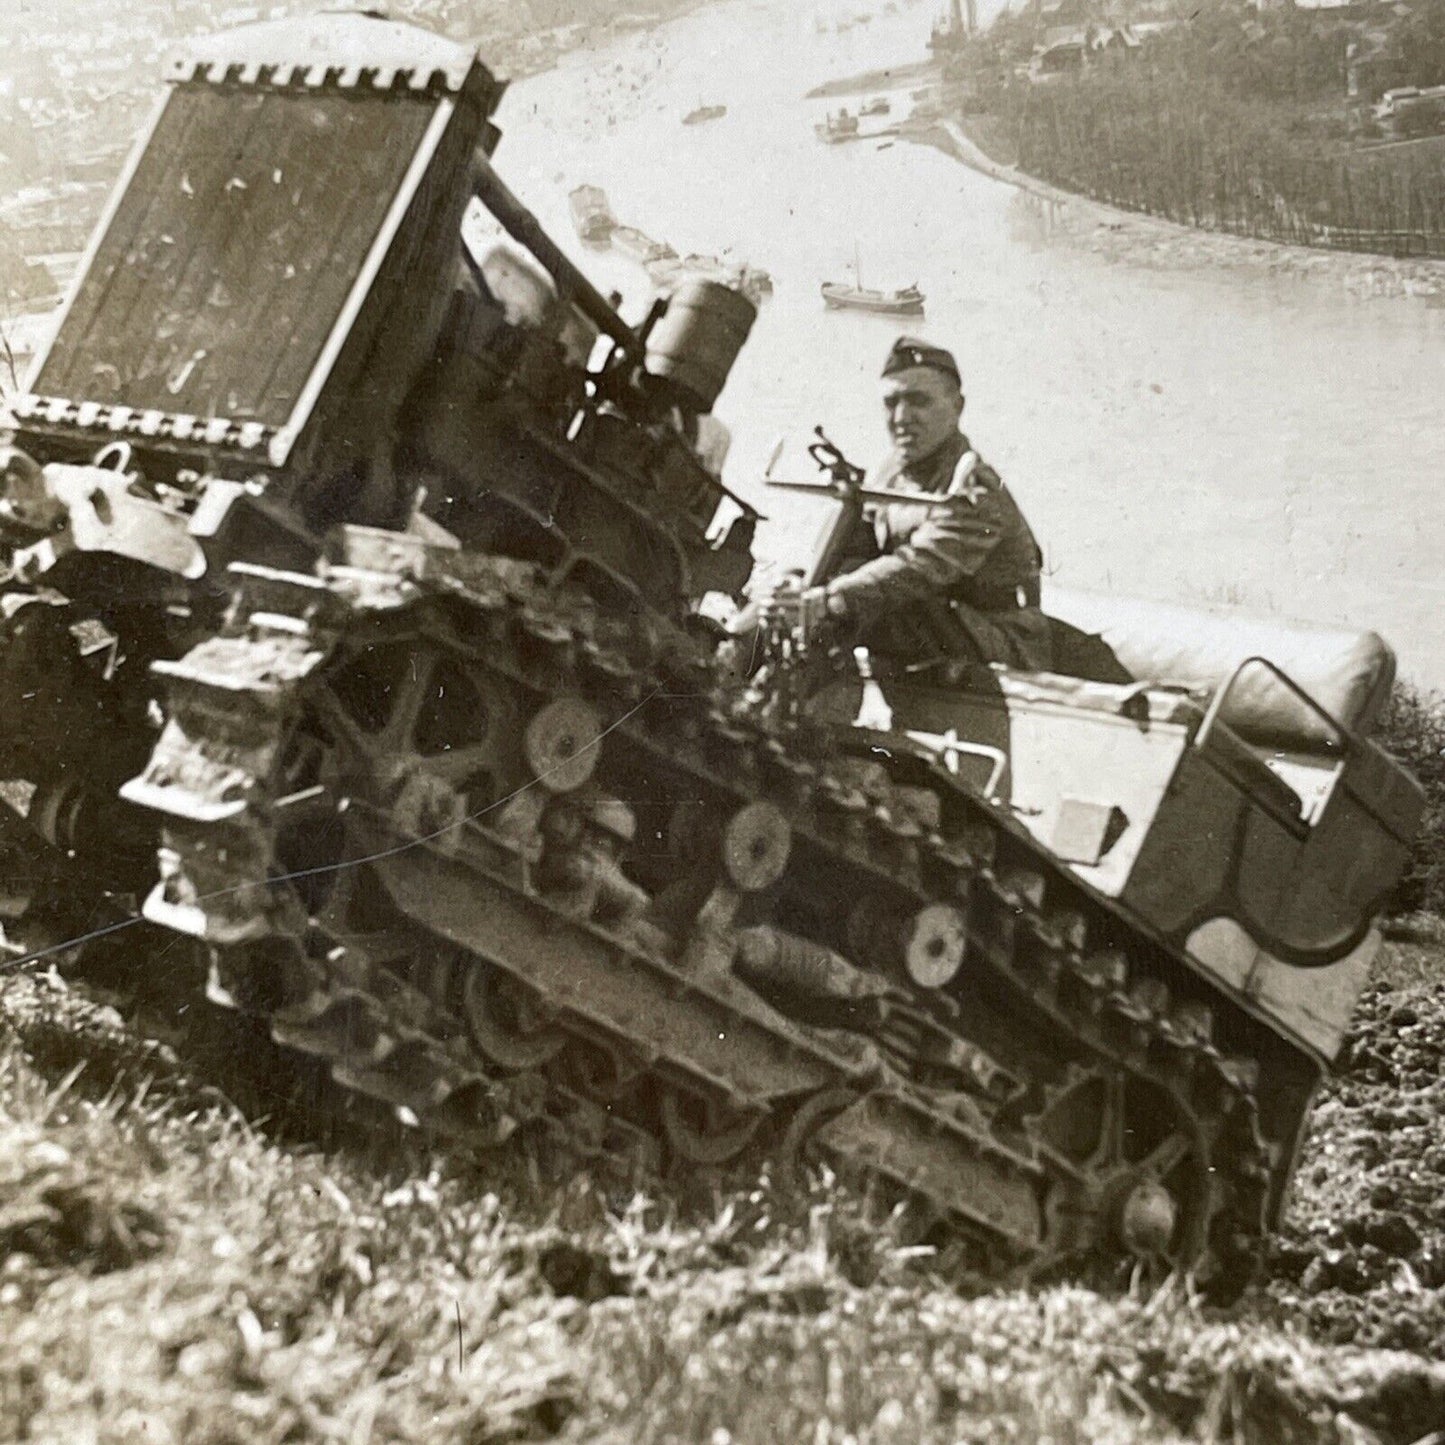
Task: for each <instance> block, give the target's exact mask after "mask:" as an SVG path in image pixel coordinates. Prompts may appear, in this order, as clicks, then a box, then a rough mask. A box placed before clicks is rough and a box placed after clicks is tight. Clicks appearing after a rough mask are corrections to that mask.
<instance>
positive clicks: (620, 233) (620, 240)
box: [612, 226, 677, 266]
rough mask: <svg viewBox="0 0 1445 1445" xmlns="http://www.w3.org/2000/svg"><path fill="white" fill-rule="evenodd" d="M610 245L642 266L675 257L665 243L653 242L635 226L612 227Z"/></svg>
mask: <svg viewBox="0 0 1445 1445" xmlns="http://www.w3.org/2000/svg"><path fill="white" fill-rule="evenodd" d="M612 244H613V246H615V247H616V248H617V249H618V250H619V251H625V252H626V253H627V254H628V255H629V256H631V257H632V258H633V260H635V261H641V262H642V264H643V265H644V266H645V265H647V264H648V263H649V262H652V261H662V260H667V259H670V258H672V257H675V256H676V255H677V252H676V251H674V250H673V249H672V247H671V246H669V245H668V244H667V242H666V241H654V240H653V239H652V237H651V236H649V235H647V234H646V233H645V232H643V231H639V230H638V229H637V227H636V226H614V227H613V229H612Z"/></svg>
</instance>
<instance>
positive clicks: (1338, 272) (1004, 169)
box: [903, 117, 1445, 304]
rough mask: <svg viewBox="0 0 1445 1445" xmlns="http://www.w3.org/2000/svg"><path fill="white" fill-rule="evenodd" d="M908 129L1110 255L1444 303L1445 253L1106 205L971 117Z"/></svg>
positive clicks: (1054, 229)
mask: <svg viewBox="0 0 1445 1445" xmlns="http://www.w3.org/2000/svg"><path fill="white" fill-rule="evenodd" d="M903 134H904V136H905V138H907V139H910V140H914V141H919V142H921V143H923V144H929V145H934V146H937V147H938V148H939V149H941V150H943V151H944V152H945V153H947V154H949V155H951V156H954V157H955V158H956V159H958V160H960V161H962V162H963V163H964V164H965V165H967V166H970V167H972V168H973V169H974V170H976V171H979V172H981V173H982V174H983V175H986V176H990V177H992V178H993V179H994V180H998V181H1003V182H1005V183H1006V184H1008V185H1011V186H1014V187H1016V188H1017V189H1018V190H1019V191H1021V192H1023V193H1024V194H1025V195H1027V196H1029V197H1031V198H1032V199H1033V200H1035V201H1037V202H1038V203H1039V205H1040V207H1041V218H1042V220H1043V221H1044V223H1045V224H1046V225H1047V227H1048V229H1049V232H1050V234H1051V235H1062V236H1066V237H1069V238H1070V239H1072V240H1074V241H1075V242H1076V243H1078V244H1080V245H1082V246H1085V247H1087V248H1088V249H1089V250H1092V251H1095V252H1097V253H1099V254H1100V255H1103V256H1106V257H1108V258H1109V259H1110V260H1116V261H1120V262H1128V263H1129V264H1131V265H1137V266H1148V267H1153V268H1157V269H1181V270H1183V269H1190V270H1193V269H1196V268H1198V267H1201V266H1216V267H1235V268H1240V269H1247V270H1250V271H1252V272H1254V273H1256V274H1258V273H1260V272H1268V273H1270V274H1273V275H1280V276H1298V277H1306V278H1312V279H1315V280H1319V281H1324V282H1328V283H1333V284H1337V285H1338V286H1339V287H1340V288H1341V289H1343V290H1345V291H1347V292H1349V293H1351V294H1352V295H1358V296H1367V297H1368V296H1418V297H1422V298H1425V299H1426V300H1428V301H1431V302H1432V303H1434V304H1445V261H1430V260H1412V259H1408V258H1397V257H1392V256H1377V255H1372V254H1369V253H1365V252H1354V251H1324V250H1319V249H1316V248H1314V247H1310V246H1292V245H1287V244H1284V243H1282V242H1278V241H1258V240H1252V239H1250V238H1248V237H1244V236H1234V235H1230V234H1228V233H1226V232H1223V231H1204V230H1200V229H1198V228H1196V227H1193V226H1185V225H1181V224H1179V223H1178V222H1175V221H1168V220H1165V219H1163V218H1162V217H1159V216H1151V215H1147V214H1145V213H1144V212H1140V211H1126V210H1122V209H1120V208H1119V207H1117V206H1110V205H1105V204H1104V203H1102V202H1100V201H1095V200H1091V199H1090V198H1089V197H1087V196H1081V195H1079V194H1077V193H1076V192H1073V191H1066V190H1064V189H1063V188H1062V187H1060V186H1055V185H1053V184H1051V183H1050V182H1048V181H1044V180H1040V179H1039V178H1038V177H1037V176H1032V175H1029V174H1028V173H1027V172H1025V171H1022V170H1020V169H1019V168H1018V167H1017V166H1016V165H1011V164H1006V163H1004V162H1003V161H1001V160H996V159H995V158H994V157H993V156H991V155H990V154H989V153H988V151H987V150H986V149H985V148H984V144H983V143H982V142H983V140H984V137H983V136H981V135H979V134H978V127H977V124H976V122H975V121H974V119H973V118H972V117H964V118H962V119H948V118H941V117H940V118H938V119H936V120H930V121H926V122H921V123H920V124H918V125H917V126H914V127H906V128H905V130H904V132H903Z"/></svg>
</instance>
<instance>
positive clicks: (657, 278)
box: [644, 251, 773, 306]
mask: <svg viewBox="0 0 1445 1445" xmlns="http://www.w3.org/2000/svg"><path fill="white" fill-rule="evenodd" d="M644 264H645V266H646V269H647V274H648V276H650V277H651V278H652V281H653V283H654V284H655V285H656V286H658V287H659V288H666V287H670V286H676V285H678V284H680V283H681V282H683V281H686V280H690V279H697V280H702V281H716V282H718V283H719V284H720V285H723V286H730V287H731V288H732V289H733V290H734V291H738V292H741V293H742V294H743V295H744V296H746V297H747V298H748V300H749V301H751V302H752V303H753V305H754V306H761V305H762V303H763V300H764V298H765V297H768V296H771V295H772V294H773V278H772V277H771V276H770V275H769V274H768V273H767V272H766V271H764V270H763V269H762V267H761V266H753V265H750V264H749V263H748V262H746V261H725V260H723V259H722V257H721V256H702V255H699V254H698V253H697V252H695V251H694V252H691V253H690V254H688V255H686V256H678V255H676V254H672V255H667V256H658V257H654V258H652V259H650V260H648V261H647V262H645V263H644Z"/></svg>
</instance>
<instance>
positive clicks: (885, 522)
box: [828, 433, 1050, 669]
mask: <svg viewBox="0 0 1445 1445" xmlns="http://www.w3.org/2000/svg"><path fill="white" fill-rule="evenodd" d="M968 450H969V443H968V438H967V437H966V436H964V435H963V434H962V433H959V434H957V435H956V436H954V437H953V438H951V439H950V440H949V441H947V442H945V443H944V445H943V446H942V447H940V448H939V450H938V451H937V452H935V453H934V454H933V455H932V456H931V457H929V458H927V459H926V460H925V461H923V462H922V463H919V464H917V465H916V466H913V467H906V466H904V465H903V463H902V462H901V461H900V460H899V459H898V457H897V456H896V455H894V456H890V457H889V458H888V459H887V460H886V461H885V462H884V463H883V464H882V466H880V467H879V468H877V469H876V471H875V472H874V474H873V475H872V476H870V477H869V479H868V484H869V486H870V487H874V488H883V489H886V488H887V487H889V486H890V485H892V484H893V483H895V482H897V483H900V484H902V485H904V486H907V487H909V488H911V489H914V490H918V491H928V492H937V493H939V494H940V495H942V494H943V493H945V492H947V490H948V486H949V483H950V481H951V480H952V477H953V471H954V468H955V467H956V466H957V464H958V461H959V458H960V457H962V456H963V454H964V453H965V452H966V451H968ZM1040 564H1041V556H1040V553H1039V546H1038V543H1037V542H1036V541H1035V540H1034V534H1033V532H1032V531H1031V530H1030V529H1029V524H1028V522H1027V521H1025V519H1024V515H1023V513H1022V512H1021V511H1020V510H1019V507H1018V504H1017V503H1016V502H1015V501H1014V499H1013V497H1012V496H1011V495H1010V493H1009V491H1008V489H1007V488H1006V487H1005V486H1004V484H1003V482H1002V481H1001V480H1000V478H999V475H998V473H997V472H995V471H994V469H993V468H992V467H990V466H989V465H988V464H987V463H986V462H983V461H980V462H979V463H978V465H977V466H976V467H975V468H974V470H973V474H972V476H971V478H970V479H969V482H968V483H967V484H966V485H965V486H964V488H963V489H962V491H961V492H960V494H958V495H954V496H950V497H948V498H947V499H946V500H944V501H943V502H941V503H939V504H937V505H934V506H925V505H923V504H921V503H917V502H890V503H872V504H870V505H869V507H868V508H867V509H866V511H865V513H864V516H863V519H862V522H861V523H860V525H859V526H858V527H857V528H856V529H855V533H854V535H853V537H851V538H850V539H849V543H848V546H847V548H846V551H845V557H844V560H843V562H842V564H841V567H840V569H839V571H838V573H837V574H836V575H835V576H834V577H833V578H832V579H831V580H830V581H829V583H828V589H829V591H830V592H832V593H835V594H837V595H839V596H841V597H842V598H843V599H844V601H845V604H846V607H847V613H848V616H849V618H850V619H851V620H852V621H853V622H854V623H855V624H856V626H857V628H858V632H859V638H860V640H861V641H864V642H866V643H867V644H868V645H869V646H871V647H873V648H874V649H875V650H876V651H878V652H879V653H881V654H883V655H885V656H894V657H898V658H901V659H903V660H907V661H932V660H934V659H942V658H951V657H970V656H973V657H981V658H982V660H984V661H987V662H1003V663H1007V664H1008V665H1010V666H1013V667H1020V668H1030V669H1047V668H1048V666H1049V663H1050V655H1049V654H1050V648H1049V629H1048V623H1047V620H1046V619H1045V618H1044V616H1043V614H1042V613H1041V612H1040V611H1039V608H1038V601H1039V570H1040Z"/></svg>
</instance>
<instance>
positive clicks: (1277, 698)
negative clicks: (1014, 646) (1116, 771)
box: [1043, 584, 1395, 753]
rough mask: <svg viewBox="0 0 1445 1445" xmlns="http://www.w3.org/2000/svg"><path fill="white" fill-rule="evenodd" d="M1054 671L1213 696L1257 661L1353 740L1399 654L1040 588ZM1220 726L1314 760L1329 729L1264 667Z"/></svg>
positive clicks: (1267, 622)
mask: <svg viewBox="0 0 1445 1445" xmlns="http://www.w3.org/2000/svg"><path fill="white" fill-rule="evenodd" d="M1043 607H1044V611H1045V612H1046V613H1047V614H1048V616H1049V618H1050V620H1051V622H1052V623H1053V624H1054V646H1055V659H1054V667H1055V671H1057V672H1061V673H1068V674H1072V675H1077V676H1081V677H1088V678H1095V679H1097V680H1098V681H1101V682H1116V683H1118V682H1126V681H1130V680H1133V681H1138V682H1151V683H1160V684H1166V685H1172V686H1178V687H1184V688H1187V689H1189V690H1190V691H1192V692H1195V693H1196V694H1199V695H1204V694H1213V693H1214V692H1215V691H1216V690H1217V689H1218V688H1220V687H1221V686H1223V684H1224V683H1225V682H1226V681H1228V680H1229V678H1230V677H1231V675H1232V674H1233V673H1234V671H1235V669H1236V668H1237V667H1238V666H1239V664H1240V663H1241V662H1243V661H1244V660H1245V659H1246V658H1250V657H1263V658H1265V659H1267V660H1268V661H1270V662H1272V663H1273V664H1274V665H1275V666H1276V667H1278V668H1279V669H1280V671H1282V672H1283V673H1285V674H1286V676H1288V677H1289V678H1290V679H1291V680H1292V681H1293V682H1295V683H1297V684H1298V685H1299V686H1300V687H1301V688H1302V689H1303V690H1304V691H1305V692H1306V693H1307V694H1308V695H1309V696H1310V697H1311V698H1313V699H1314V701H1315V702H1316V703H1318V704H1319V706H1320V707H1321V708H1323V709H1324V711H1325V712H1327V713H1328V714H1329V715H1330V716H1331V717H1333V718H1334V719H1335V720H1336V721H1337V722H1339V723H1340V724H1341V725H1342V726H1343V727H1344V728H1346V729H1347V730H1349V731H1350V732H1354V733H1362V734H1368V733H1369V732H1370V731H1371V730H1372V728H1373V727H1374V724H1375V722H1376V720H1377V719H1378V717H1379V714H1380V711H1381V709H1382V708H1383V707H1384V705H1385V702H1386V700H1387V699H1388V698H1389V695H1390V689H1391V687H1392V685H1393V683H1394V680H1395V655H1394V653H1393V652H1392V651H1391V650H1390V648H1389V646H1388V645H1387V644H1386V643H1385V641H1384V639H1383V638H1381V637H1380V636H1379V635H1378V634H1377V633H1374V632H1356V631H1353V630H1350V629H1345V628H1329V627H1319V626H1316V625H1314V624H1311V623H1306V622H1293V621H1289V620H1287V619H1284V618H1277V617H1259V616H1254V615H1251V614H1250V613H1247V612H1239V611H1234V610H1232V609H1228V608H1221V607H1189V606H1184V605H1181V604H1178V603H1170V602H1149V601H1145V600H1143V599H1142V598H1136V597H1116V596H1112V595H1110V594H1106V593H1101V592H1088V591H1084V590H1082V589H1078V588H1072V587H1060V586H1057V585H1052V584H1049V585H1046V587H1045V590H1044V598H1043ZM1220 720H1221V721H1222V722H1224V723H1225V724H1227V725H1228V727H1229V728H1230V729H1231V730H1232V731H1233V732H1234V733H1235V734H1236V735H1237V736H1238V737H1240V738H1242V739H1243V740H1244V741H1245V742H1248V743H1250V744H1252V745H1253V746H1255V747H1258V748H1262V749H1267V750H1274V751H1282V752H1295V753H1319V752H1322V751H1325V750H1326V749H1328V748H1329V747H1330V746H1331V744H1332V743H1333V742H1334V741H1335V738H1334V734H1333V731H1332V729H1331V728H1330V727H1329V726H1328V724H1327V723H1326V722H1325V721H1324V719H1322V718H1321V717H1319V716H1318V715H1317V714H1316V713H1315V712H1314V711H1313V710H1312V709H1310V708H1309V707H1307V706H1305V704H1304V703H1303V702H1301V701H1300V699H1299V698H1298V697H1296V696H1295V695H1294V693H1293V692H1292V691H1291V690H1290V689H1289V688H1287V687H1285V686H1284V685H1283V684H1282V683H1281V682H1280V681H1279V679H1278V678H1277V677H1276V676H1275V675H1274V674H1273V673H1272V672H1270V671H1269V670H1268V669H1266V668H1262V667H1256V668H1250V669H1248V670H1247V671H1245V672H1244V673H1243V674H1242V675H1241V676H1240V678H1239V679H1238V681H1237V682H1236V683H1235V684H1234V686H1233V687H1232V688H1231V689H1230V692H1229V696H1228V698H1227V699H1226V702H1225V706H1224V710H1223V712H1222V713H1221V714H1220Z"/></svg>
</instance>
